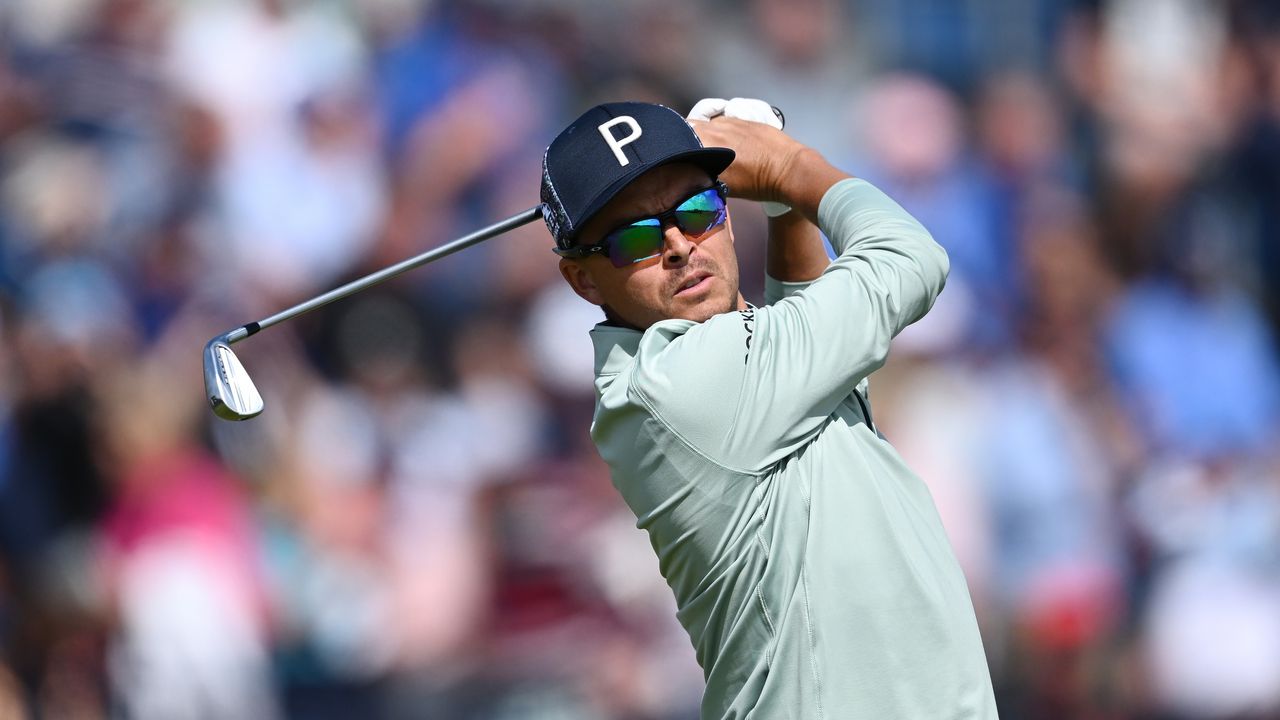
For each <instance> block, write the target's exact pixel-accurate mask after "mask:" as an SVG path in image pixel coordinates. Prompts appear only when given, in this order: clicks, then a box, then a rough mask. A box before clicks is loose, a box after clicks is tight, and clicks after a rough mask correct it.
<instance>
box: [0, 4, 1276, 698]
mask: <svg viewBox="0 0 1280 720" xmlns="http://www.w3.org/2000/svg"><path fill="white" fill-rule="evenodd" d="M703 96H718V97H734V96H748V97H759V98H764V99H767V100H769V101H770V102H772V103H774V104H776V105H778V106H780V107H782V108H783V109H784V110H785V111H786V115H787V119H788V130H789V131H790V132H791V133H792V134H793V135H794V136H795V137H797V138H799V139H801V140H802V141H805V142H807V143H809V144H811V145H813V146H815V147H817V148H819V149H820V150H822V151H823V152H824V153H825V154H826V155H827V156H828V157H829V158H830V159H832V160H833V161H834V162H836V163H837V164H838V165H840V166H842V167H844V168H845V169H847V170H849V171H850V172H852V173H854V174H856V175H859V176H863V177H866V178H869V179H871V180H872V181H873V182H875V183H877V184H878V185H879V186H881V187H882V188H883V189H885V190H886V191H887V192H889V194H891V195H892V196H894V197H895V198H897V199H899V200H900V202H901V203H902V204H903V205H904V206H906V207H907V208H908V209H909V210H910V211H912V212H913V213H915V214H916V215H917V216H918V217H919V218H920V219H921V220H922V221H923V222H924V223H925V224H926V225H927V226H928V227H929V228H930V229H931V230H932V231H933V232H934V234H935V236H936V237H937V239H938V240H939V241H940V242H941V243H942V244H943V245H944V246H946V248H947V249H948V250H949V252H950V255H951V258H952V267H953V270H952V275H951V279H950V282H949V283H948V286H947V289H946V291H945V292H944V293H943V295H942V297H941V298H940V300H939V302H938V304H937V307H936V308H935V309H934V311H933V313H932V314H931V315H929V316H928V317H927V318H926V319H925V320H924V321H923V322H921V323H920V324H918V325H917V326H914V327H912V328H910V329H909V330H908V331H907V332H906V333H904V335H903V336H902V337H900V338H899V340H898V341H897V342H896V343H895V347H894V354H893V357H892V359H891V361H890V363H889V364H888V365H887V366H886V367H885V368H884V369H883V370H881V371H879V372H878V373H876V375H875V376H873V378H872V397H873V399H874V403H875V405H874V406H875V410H876V412H877V417H878V419H879V421H880V423H881V425H882V426H883V429H884V432H885V434H886V435H887V437H888V438H889V439H890V440H891V441H892V442H893V444H894V445H895V447H897V448H898V449H899V450H900V451H901V452H902V454H903V455H905V456H906V458H907V460H908V462H909V463H910V464H911V465H912V466H913V467H914V468H916V469H917V471H918V472H919V473H920V474H921V475H922V476H923V477H924V478H925V479H926V480H927V482H928V483H929V485H930V487H931V488H932V490H933V493H934V497H935V499H936V501H937V504H938V507H939V510H940V511H941V514H942V516H943V518H944V520H945V522H946V525H947V529H948V531H949V533H950V534H951V537H952V540H953V542H954V545H955V549H956V552H957V554H958V556H959V557H960V560H961V562H962V564H963V566H964V569H965V571H966V573H967V575H968V579H969V586H970V590H971V592H972V595H973V599H974V603H975V606H976V608H977V611H978V616H979V621H980V624H981V626H982V630H983V637H984V640H985V644H986V650H987V655H988V657H989V660H990V665H991V670H992V675H993V678H994V681H995V687H996V694H997V697H998V700H999V703H1000V707H1001V711H1002V716H1004V717H1007V718H1050V719H1052V718H1087V719H1103V718H1170V719H1172V718H1227V717H1230V718H1266V717H1276V716H1277V713H1280V461H1278V454H1277V450H1276V448H1277V439H1278V437H1277V436H1278V435H1280V433H1278V430H1280V372H1278V371H1277V366H1278V361H1277V351H1276V333H1277V329H1280V327H1278V322H1280V282H1277V281H1278V279H1280V6H1277V4H1276V3H1274V2H1272V1H1271V0H1255V1H1252V2H1250V1H1244V0H1240V1H1227V0H1112V1H1110V2H1103V1H1101V0H1094V1H1092V2H1089V1H1081V0H752V1H750V2H729V1H728V0H720V1H719V2H707V3H689V2H681V1H679V0H650V1H641V0H629V1H627V2H611V3H597V2H589V1H588V0H518V1H516V0H511V1H508V2H501V1H499V0H478V1H474V2H461V1H459V0H359V1H356V0H352V1H350V2H339V1H338V0H239V1H236V0H205V1H197V0H190V1H179V0H171V1H169V2H161V1H159V0H155V1H147V0H7V1H6V2H3V3H0V717H4V718H22V717H31V718H35V717H40V718H100V717H122V718H140V719H143V720H149V719H151V718H165V719H171V718H173V719H179V720H181V719H184V718H264V719H267V720H271V719H274V718H280V719H286V718H357V717H359V718H368V717H386V718H448V719H459V720H472V719H486V720H487V719H499V720H506V719H515V718H521V719H523V718H529V719H533V720H539V719H551V718H555V719H557V720H566V719H568V720H577V719H584V720H585V719H592V718H606V719H614V718H618V719H628V720H640V719H645V720H688V719H692V718H695V717H696V716H697V705H698V698H699V695H700V692H701V674H700V672H699V670H698V668H697V665H696V664H695V662H694V660H693V657H692V652H691V650H690V648H689V646H688V642H687V639H686V638H685V636H684V634H683V632H682V630H681V629H680V627H679V626H678V625H677V624H676V621H675V620H674V617H673V612H674V603H673V601H672V600H671V598H670V596H669V592H668V590H667V588H666V587H665V585H664V584H663V582H662V580H661V577H660V576H659V574H658V572H657V565H656V562H655V561H654V559H653V557H652V552H651V550H650V549H649V547H648V544H647V541H646V539H645V537H644V535H643V533H641V532H640V531H639V530H636V529H635V527H634V525H633V523H634V519H633V518H632V517H631V516H630V515H629V513H628V512H627V510H626V509H625V508H624V507H623V506H622V505H621V503H620V502H619V500H618V498H617V497H616V496H615V494H614V491H613V489H612V487H611V486H610V483H609V477H608V472H607V468H605V467H604V466H603V464H602V463H601V461H600V460H599V459H598V457H597V456H596V454H595V452H594V449H593V447H592V446H591V443H590V440H589V438H588V435H587V428H588V425H589V422H590V417H591V407H592V401H593V396H592V388H591V351H590V343H589V341H588V338H587V331H588V329H589V328H590V327H591V325H592V324H594V323H595V322H596V321H597V320H598V319H599V316H598V311H596V310H595V309H594V308H593V307H591V306H589V305H587V304H586V303H584V302H581V301H579V300H578V299H577V298H576V297H575V296H574V295H573V294H572V293H571V292H570V291H568V290H567V289H566V288H565V287H564V285H563V283H562V281H561V280H560V278H559V275H558V273H557V270H556V263H555V258H554V257H553V256H552V254H551V253H550V251H549V248H550V246H551V241H550V238H549V236H548V235H547V233H546V230H545V229H544V228H543V227H542V226H541V225H535V226H529V227H527V228H524V229H522V230H520V231H518V232H514V233H511V234H509V235H507V236H503V237H501V238H499V239H495V240H492V241H490V242H488V243H486V244H485V245H482V246H480V247H477V248H474V249H470V250H467V251H466V252H465V253H463V254H460V255H457V256H454V257H452V258H450V259H448V260H445V261H442V262H440V263H437V264H435V265H433V266H431V267H429V268H427V269H424V270H421V271H417V272H415V273H414V274H412V275H411V276H408V277H405V278H403V279H402V280H401V281H398V282H396V283H394V284H392V285H389V286H387V287H384V288H382V289H378V290H376V291H371V292H366V293H364V294H362V295H360V296H358V297H356V298H352V299H349V300H346V301H343V302H342V303H340V304H337V305H333V306H330V307H329V308H327V309H325V310H323V311H321V312H317V313H314V314H313V315H311V316H308V317H307V318H305V319H303V320H300V321H296V322H292V323H289V324H287V325H284V326H280V327H278V328H275V329H272V330H270V331H268V332H264V333H263V334H262V335H259V336H257V337H255V338H253V339H252V340H251V341H250V342H247V343H245V344H243V345H241V346H239V354H240V357H241V359H242V360H243V361H244V362H245V364H246V365H247V366H248V367H249V368H250V370H251V372H252V374H253V376H254V378H255V379H256V380H257V383H258V385H259V387H260V388H261V389H262V391H263V393H264V395H265V397H266V401H267V411H266V413H265V414H264V415H262V416H261V417H259V418H258V419H255V420H252V421H249V422H245V423H241V424H233V423H227V422H223V421H220V420H216V419H215V418H214V417H213V416H212V414H211V413H210V412H209V411H208V408H207V407H206V405H205V402H204V399H203V388H202V383H201V373H200V349H201V346H202V345H203V343H204V341H205V340H206V339H207V338H209V337H210V336H212V335H213V334H215V333H218V332H222V331H224V330H227V329H228V328H230V327H233V326H235V325H238V324H241V323H244V322H247V321H249V320H252V319H256V318H259V317H262V316H264V315H267V314H269V313H272V312H274V311H276V310H278V309H280V308H283V307H286V306H288V305H291V304H293V303H294V302H296V301H298V300H300V299H303V298H305V297H308V296H310V295H312V294H315V293H317V292H319V291H321V290H324V289H327V288H329V287H332V286H334V285H336V284H338V283H339V282H342V281H344V280H345V279H350V278H353V277H356V276H358V275H359V274H363V273H365V272H368V271H370V270H372V269H375V268H377V267H380V266H382V265H384V264H387V263H389V262H390V261H393V260H396V259H399V258H401V257H405V256H408V255H411V254H415V253H417V252H420V251H422V250H423V249H426V248H429V247H431V246H433V245H436V244H438V243H441V242H444V241H446V240H449V239H452V238H454V237H456V236H459V235H461V234H463V233H465V232H467V231H469V230H472V229H475V228H478V227H480V226H482V225H486V224H488V223H490V222H493V221H495V220H497V219H499V218H502V217H506V216H507V215H509V214H512V213H514V212H516V211H518V210H521V209H523V208H525V207H528V206H530V205H532V204H534V203H535V202H536V201H537V189H538V181H539V169H540V165H539V163H540V159H541V155H542V151H543V149H544V148H545V146H546V144H547V143H548V142H549V141H550V140H551V138H552V137H553V136H554V134H555V132H556V131H557V130H558V129H559V128H560V127H562V126H563V125H564V124H566V123H567V122H568V121H570V120H571V119H572V118H574V117H576V115H577V114H578V113H580V112H581V111H583V110H584V109H586V108H587V107H588V106H590V105H591V104H594V103H596V102H601V101H607V100H621V99H643V100H651V101H659V102H663V103H665V104H668V105H670V106H672V107H674V108H676V109H679V110H682V111H684V110H687V109H688V108H689V107H690V106H691V105H692V104H693V102H694V101H696V100H697V99H698V98H700V97H703ZM733 212H734V219H735V230H736V231H737V234H738V245H739V248H740V255H741V264H742V267H743V278H744V282H745V287H744V291H745V292H746V294H747V295H748V298H749V299H755V300H758V298H759V296H760V291H761V287H762V284H763V281H762V274H763V257H764V222H763V215H762V214H761V213H760V211H759V209H758V208H757V207H755V206H754V205H751V204H749V203H735V204H734V205H733Z"/></svg>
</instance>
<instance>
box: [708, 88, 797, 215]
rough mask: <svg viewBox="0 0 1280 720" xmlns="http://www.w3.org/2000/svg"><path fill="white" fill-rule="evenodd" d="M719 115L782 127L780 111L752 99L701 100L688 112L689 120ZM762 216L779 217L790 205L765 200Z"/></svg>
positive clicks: (787, 210)
mask: <svg viewBox="0 0 1280 720" xmlns="http://www.w3.org/2000/svg"><path fill="white" fill-rule="evenodd" d="M719 115H724V116H725V117H731V118H737V119H739V120H749V121H751V122H758V123H764V124H765V125H768V126H769V127H773V128H777V129H779V130H781V129H782V127H783V118H782V111H781V110H779V109H778V108H776V107H774V106H772V105H770V104H769V103H767V102H765V101H763V100H756V99H754V98H733V99H732V100H725V99H723V98H703V99H702V100H699V101H698V102H697V104H696V105H694V106H693V109H692V110H690V111H689V119H690V120H710V119H712V118H714V117H717V116H719ZM760 207H761V209H763V210H764V214H765V215H768V216H769V217H771V218H776V217H780V216H782V215H786V214H787V213H789V212H791V206H790V205H784V204H782V203H779V202H771V201H769V200H765V201H764V202H762V203H760Z"/></svg>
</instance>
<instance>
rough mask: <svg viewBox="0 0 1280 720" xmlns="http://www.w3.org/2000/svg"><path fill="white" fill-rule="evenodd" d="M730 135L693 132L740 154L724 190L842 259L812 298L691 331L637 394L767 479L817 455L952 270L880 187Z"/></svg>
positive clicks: (792, 151) (793, 152)
mask: <svg viewBox="0 0 1280 720" xmlns="http://www.w3.org/2000/svg"><path fill="white" fill-rule="evenodd" d="M718 123H719V124H721V125H722V127H717V124H718ZM732 123H733V121H732V120H729V119H724V118H718V119H716V120H712V121H711V122H708V123H697V124H695V125H694V127H695V128H696V129H697V130H698V133H699V135H701V136H702V137H703V141H704V142H705V143H707V144H708V145H711V144H718V145H727V146H729V147H733V148H734V149H735V150H737V151H738V153H739V155H738V160H735V162H734V165H733V166H730V168H729V171H726V173H725V174H724V175H723V176H722V177H724V179H725V182H726V183H728V184H730V186H731V187H733V188H742V189H743V191H742V192H741V193H740V194H743V195H746V196H747V197H751V198H753V199H768V200H775V201H780V202H785V203H787V204H789V205H791V206H792V207H793V208H794V210H793V212H798V213H800V214H801V215H802V216H804V217H807V218H809V219H811V220H814V221H816V223H817V225H818V226H819V227H821V228H822V230H823V231H824V232H825V233H826V234H827V236H828V237H829V238H830V239H831V242H832V244H833V246H834V247H835V249H836V252H837V258H836V260H835V261H834V262H832V263H831V264H830V265H829V266H828V267H827V268H826V270H825V271H823V273H822V275H821V277H819V278H818V279H817V280H815V281H813V282H812V283H811V284H809V286H808V287H806V288H804V289H803V290H801V291H799V292H796V293H794V294H792V295H791V296H789V297H786V298H785V299H782V300H779V301H778V302H777V303H775V304H774V305H772V306H768V307H764V308H760V309H759V310H758V311H756V312H754V313H752V314H751V317H745V316H744V317H738V315H739V314H738V313H733V314H730V315H722V316H717V317H715V318H713V319H711V320H710V321H708V322H706V323H703V324H701V325H700V326H697V327H692V328H689V329H688V330H687V332H685V333H684V335H683V337H681V338H680V340H679V341H678V342H671V343H670V345H669V347H667V348H666V349H665V350H664V351H663V352H661V353H654V354H653V355H652V356H646V358H645V359H644V360H643V361H642V363H641V367H640V368H639V372H638V373H637V376H636V380H635V388H634V389H635V390H636V392H638V393H639V394H640V395H641V396H642V397H643V398H644V400H645V401H646V402H647V403H649V404H650V405H651V406H652V407H653V408H654V410H655V414H657V415H658V416H659V417H661V418H662V419H663V420H664V421H666V422H668V423H669V424H671V425H672V427H674V428H676V429H677V430H678V431H679V432H681V433H682V435H683V436H684V437H686V438H687V439H688V440H689V441H690V442H691V443H692V444H694V445H696V446H697V447H699V448H700V449H701V450H702V451H703V452H704V453H706V454H707V455H709V456H711V457H715V458H717V459H721V460H722V461H723V462H725V463H726V464H730V463H731V464H733V465H735V466H738V467H742V468H744V469H746V468H748V467H749V468H757V469H759V468H763V467H767V466H768V465H769V464H771V463H772V462H775V461H776V460H778V459H780V458H782V457H785V456H786V455H787V454H789V453H790V452H792V451H793V450H794V449H795V448H797V447H799V445H801V444H803V443H804V442H806V441H807V439H808V438H809V437H811V436H812V434H813V433H815V432H816V431H817V430H818V429H819V428H820V427H821V426H822V424H823V423H825V422H826V421H827V418H828V417H829V416H830V415H831V413H833V412H835V410H836V408H837V407H838V406H839V405H840V403H841V402H842V401H844V400H846V399H847V398H848V397H849V396H850V394H851V393H852V392H853V390H854V388H855V387H856V386H857V384H858V382H859V381H861V380H862V379H863V378H865V377H866V376H867V375H869V374H870V373H872V372H873V371H874V370H876V369H877V368H879V367H880V366H881V365H882V364H883V363H884V360H885V358H886V357H887V355H888V351H889V343H890V341H891V340H892V339H893V337H894V336H896V335H897V334H898V333H899V332H901V330H902V329H903V328H905V327H906V326H907V325H910V324H911V323H913V322H915V321H916V320H918V319H919V318H921V317H922V316H924V314H925V313H926V312H928V310H929V308H930V307H932V305H933V301H934V299H935V298H936V297H937V295H938V294H939V293H940V292H941V291H942V287H943V284H944V283H945V280H946V275H947V271H948V262H947V257H946V253H945V252H944V251H943V250H942V248H941V247H940V246H938V245H937V244H936V243H935V242H934V241H933V239H932V237H930V235H929V233H928V232H927V231H926V230H925V229H924V228H923V227H922V226H921V225H920V223H919V222H917V221H916V220H915V219H914V218H912V217H911V216H910V215H908V214H907V213H906V212H905V211H904V210H903V209H902V208H901V207H900V206H898V204H897V203H895V202H894V201H893V200H891V199H889V198H888V197H887V196H885V195H884V193H882V192H880V191H879V190H877V189H876V188H875V187H873V186H871V185H870V184H868V183H866V182H864V181H862V180H856V179H852V178H850V177H849V176H848V175H847V174H845V173H842V172H840V171H839V170H837V169H835V168H834V167H832V166H831V165H830V164H829V163H827V162H826V161H825V160H824V159H823V158H822V157H821V155H819V154H818V153H816V152H814V151H812V150H810V149H808V148H805V147H804V146H802V145H799V144H798V143H795V141H793V140H791V139H790V138H786V137H785V136H784V135H782V134H781V133H780V132H778V131H777V130H773V129H772V128H767V127H762V126H759V125H758V124H754V123H738V124H736V125H732ZM750 125H754V127H747V126H750ZM740 162H741V165H740V164H739V163H740ZM656 340H657V339H656V338H655V341H656ZM744 348H745V352H744ZM641 355H642V356H644V355H645V354H644V353H641ZM651 390H652V391H651ZM709 408H714V409H718V410H719V411H721V412H723V413H724V414H725V416H724V417H723V418H722V421H723V422H721V423H709V422H707V420H708V418H707V412H708V409H709Z"/></svg>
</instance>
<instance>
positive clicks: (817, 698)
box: [800, 565, 825, 720]
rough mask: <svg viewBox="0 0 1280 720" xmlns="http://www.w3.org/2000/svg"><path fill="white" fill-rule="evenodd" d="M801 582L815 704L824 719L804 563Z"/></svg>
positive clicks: (819, 717)
mask: <svg viewBox="0 0 1280 720" xmlns="http://www.w3.org/2000/svg"><path fill="white" fill-rule="evenodd" d="M800 584H801V586H802V587H803V588H804V625H805V629H806V630H807V631H808V635H809V667H810V669H811V670H812V671H813V687H814V698H813V704H814V708H815V709H816V710H817V711H818V720H822V718H823V717H824V715H825V714H824V713H823V711H822V676H821V675H819V674H818V651H817V640H816V638H815V637H814V634H813V614H812V610H811V608H810V605H809V570H808V567H807V566H804V565H802V566H801V567H800Z"/></svg>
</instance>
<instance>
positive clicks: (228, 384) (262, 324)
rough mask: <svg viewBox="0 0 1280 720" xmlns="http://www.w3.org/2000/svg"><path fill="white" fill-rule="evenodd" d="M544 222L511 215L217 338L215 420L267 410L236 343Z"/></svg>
mask: <svg viewBox="0 0 1280 720" xmlns="http://www.w3.org/2000/svg"><path fill="white" fill-rule="evenodd" d="M541 217H542V206H541V205H535V206H533V207H531V208H529V209H528V210H524V211H522V212H519V213H517V214H515V215H512V216H511V217H509V218H507V219H506V220H502V221H499V222H496V223H494V224H492V225H490V226H488V227H486V228H482V229H480V230H477V231H475V232H473V233H471V234H470V235H466V236H463V237H461V238H458V239H457V240H454V241H453V242H451V243H449V244H447V245H441V246H440V247H437V248H433V249H431V250H428V251H426V252H424V253H422V254H421V255H416V256H414V257H411V258H409V259H407V260H402V261H400V262H398V263H396V264H395V265H391V266H390V267H386V268H383V269H381V270H378V271H376V272H372V273H370V274H368V275H365V276H364V277H362V278H359V279H358V280H352V281H351V282H349V283H347V284H346V285H343V286H341V287H338V288H334V289H333V290H330V291H329V292H326V293H324V294H323V295H317V296H316V297H313V298H311V299H310V300H304V301H302V302H300V303H298V304H297V305H294V306H293V307H291V308H289V309H288V310H282V311H280V312H278V313H276V314H275V315H271V316H269V317H266V318H263V319H261V320H259V321H257V322H251V323H249V324H247V325H241V326H240V327H238V328H235V329H234V330H231V331H229V332H226V333H223V334H221V335H218V336H217V337H215V338H212V339H211V340H209V342H208V343H207V344H206V345H205V346H204V387H205V392H206V393H207V394H208V396H209V404H210V405H211V406H213V412H214V414H215V415H217V416H218V417H220V418H223V419H224V420H248V419H249V418H251V417H254V416H255V415H258V414H259V413H261V412H262V409H263V402H262V395H261V394H260V393H259V392H258V388H257V386H256V385H254V384H253V379H252V378H250V377H249V373H248V371H246V370H245V369H244V365H242V364H241V363H240V359H239V358H237V357H236V354H235V353H234V352H232V351H231V345H232V344H233V343H237V342H240V341H241V340H243V339H245V338H247V337H249V336H250V335H254V334H255V333H257V332H259V331H261V330H264V329H266V328H269V327H271V326H272V325H275V324H276V323H279V322H283V321H285V320H290V319H292V318H295V317H298V316H299V315H302V314H304V313H308V312H311V311H312V310H315V309H316V308H318V307H322V306H324V305H328V304H329V303H331V302H333V301H334V300H339V299H342V298H344V297H346V296H348V295H351V294H352V293H356V292H359V291H361V290H364V289H365V288H368V287H372V286H374V285H377V284H378V283H381V282H383V281H386V280H390V279H391V278H393V277H395V276H397V275H399V274H400V273H403V272H405V271H407V270H412V269H414V268H416V267H421V266H423V265H426V264H427V263H429V262H432V261H434V260H439V259H440V258H442V257H444V256H446V255H451V254H453V253H455V252H457V251H459V250H462V249H463V248H468V247H471V246H472V245H475V244H477V243H480V242H483V241H485V240H488V239H489V238H492V237H496V236H498V235H501V234H503V233H505V232H508V231H510V230H514V229H516V228H518V227H520V226H522V225H527V224H528V223H531V222H533V221H534V220H537V219H538V218H541Z"/></svg>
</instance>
